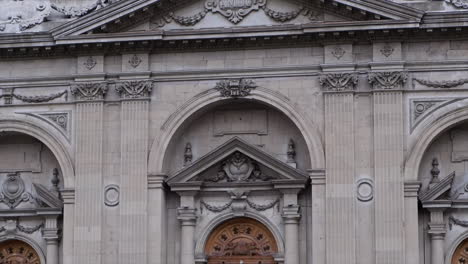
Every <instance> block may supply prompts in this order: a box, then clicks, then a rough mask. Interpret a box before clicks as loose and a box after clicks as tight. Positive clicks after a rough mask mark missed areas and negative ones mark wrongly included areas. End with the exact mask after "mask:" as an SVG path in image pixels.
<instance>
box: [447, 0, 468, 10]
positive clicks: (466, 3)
mask: <svg viewBox="0 0 468 264" xmlns="http://www.w3.org/2000/svg"><path fill="white" fill-rule="evenodd" d="M445 2H447V3H450V4H452V5H453V6H455V7H457V8H463V9H468V0H445Z"/></svg>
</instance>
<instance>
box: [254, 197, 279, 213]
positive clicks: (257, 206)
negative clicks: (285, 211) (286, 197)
mask: <svg viewBox="0 0 468 264" xmlns="http://www.w3.org/2000/svg"><path fill="white" fill-rule="evenodd" d="M279 201H280V200H279V199H276V200H274V201H273V202H271V203H268V204H265V205H261V204H256V203H254V202H252V201H250V200H249V199H247V200H246V202H247V204H248V205H249V206H250V207H252V208H253V209H255V210H257V211H265V210H268V209H270V208H273V206H275V205H276V204H278V203H279Z"/></svg>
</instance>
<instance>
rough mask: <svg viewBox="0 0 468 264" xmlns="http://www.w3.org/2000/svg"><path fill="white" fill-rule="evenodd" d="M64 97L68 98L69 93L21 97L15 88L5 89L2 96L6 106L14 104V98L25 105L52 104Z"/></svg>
mask: <svg viewBox="0 0 468 264" xmlns="http://www.w3.org/2000/svg"><path fill="white" fill-rule="evenodd" d="M62 96H65V99H67V98H68V91H67V90H65V91H62V92H59V93H53V94H50V95H32V96H27V95H21V94H16V93H15V89H14V88H5V89H3V94H2V95H0V98H3V99H4V103H5V104H6V105H9V104H12V103H13V98H15V99H17V100H20V101H21V102H25V103H46V102H50V101H52V100H54V99H57V98H60V97H62Z"/></svg>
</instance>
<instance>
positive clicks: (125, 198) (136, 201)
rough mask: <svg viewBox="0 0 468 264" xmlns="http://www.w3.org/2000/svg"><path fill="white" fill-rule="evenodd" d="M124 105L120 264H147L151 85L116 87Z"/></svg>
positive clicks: (129, 83) (138, 83)
mask: <svg viewBox="0 0 468 264" xmlns="http://www.w3.org/2000/svg"><path fill="white" fill-rule="evenodd" d="M116 90H117V92H118V93H119V94H120V96H121V97H122V103H121V133H120V134H121V139H120V142H121V147H120V150H121V162H120V164H121V167H120V169H121V175H120V234H119V262H120V263H122V264H124V263H125V264H132V263H134V264H137V263H146V262H147V238H146V236H147V199H148V195H147V181H148V178H147V177H148V176H147V175H148V174H147V172H148V162H147V160H148V159H147V157H148V123H149V121H148V115H149V114H148V113H149V98H148V96H149V95H150V93H151V90H152V82H151V81H145V80H135V81H123V82H120V83H117V84H116Z"/></svg>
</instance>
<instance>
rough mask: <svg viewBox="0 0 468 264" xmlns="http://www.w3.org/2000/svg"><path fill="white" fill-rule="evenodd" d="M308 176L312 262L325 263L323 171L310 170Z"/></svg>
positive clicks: (316, 263)
mask: <svg viewBox="0 0 468 264" xmlns="http://www.w3.org/2000/svg"><path fill="white" fill-rule="evenodd" d="M309 176H310V180H311V181H310V184H311V185H312V228H311V229H312V236H311V238H312V239H311V240H312V263H315V264H325V254H326V252H325V172H324V171H322V170H320V171H315V170H310V171H309ZM308 247H309V248H310V245H308Z"/></svg>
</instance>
